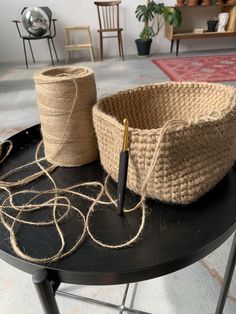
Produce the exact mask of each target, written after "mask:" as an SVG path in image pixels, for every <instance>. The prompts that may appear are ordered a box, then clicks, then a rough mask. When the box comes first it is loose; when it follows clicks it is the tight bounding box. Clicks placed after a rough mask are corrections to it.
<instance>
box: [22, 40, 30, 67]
mask: <svg viewBox="0 0 236 314" xmlns="http://www.w3.org/2000/svg"><path fill="white" fill-rule="evenodd" d="M23 47H24V54H25V66H26V68H27V69H28V68H29V66H28V60H27V54H26V48H25V40H24V39H23Z"/></svg>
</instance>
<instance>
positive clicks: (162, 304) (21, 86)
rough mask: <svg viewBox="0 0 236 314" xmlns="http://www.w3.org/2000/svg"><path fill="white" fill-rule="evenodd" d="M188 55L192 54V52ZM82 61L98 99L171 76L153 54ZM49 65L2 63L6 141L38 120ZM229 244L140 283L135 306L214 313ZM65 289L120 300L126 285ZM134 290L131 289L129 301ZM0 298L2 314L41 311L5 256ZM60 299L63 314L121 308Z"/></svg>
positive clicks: (233, 295)
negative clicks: (40, 79)
mask: <svg viewBox="0 0 236 314" xmlns="http://www.w3.org/2000/svg"><path fill="white" fill-rule="evenodd" d="M228 52H231V51H218V52H217V53H220V54H222V53H228ZM212 53H213V52H211V51H209V52H204V54H212ZM214 53H215V52H214ZM199 54H200V53H198V55H199ZM185 55H194V53H192V54H185ZM154 57H155V56H154ZM82 64H83V65H87V66H90V67H92V68H93V69H94V71H95V77H96V82H97V90H98V98H100V97H102V96H104V95H108V94H111V93H113V92H116V91H118V90H122V89H126V88H130V87H134V86H137V85H140V84H146V83H151V82H162V81H167V80H169V78H168V77H167V76H166V75H165V74H164V73H163V72H162V71H161V70H159V69H158V68H157V67H156V66H155V65H154V64H153V63H152V62H151V58H138V57H135V56H134V57H128V58H126V60H125V62H122V61H120V59H118V58H116V59H109V60H105V61H104V62H103V63H100V62H95V63H90V62H87V63H86V62H83V63H79V62H77V63H71V64H70V65H73V66H77V65H82ZM48 66H50V64H46V63H36V64H34V65H30V68H29V69H28V70H26V69H25V66H24V64H12V63H11V64H0V138H1V139H2V140H3V139H5V138H7V137H8V136H10V135H12V134H14V133H15V132H18V131H19V130H21V129H23V128H26V127H28V126H31V125H33V124H35V123H38V122H39V114H38V109H37V103H36V96H35V90H34V82H33V75H34V73H36V72H37V71H39V70H41V69H42V68H45V67H48ZM227 84H230V85H236V82H227ZM190 241H191V239H190ZM230 243H231V239H229V240H228V241H226V242H225V243H224V244H223V245H222V246H221V247H220V248H219V249H218V250H216V251H215V252H214V253H212V254H210V255H209V256H207V257H206V258H205V259H204V260H202V261H200V262H198V263H195V264H193V265H191V266H189V267H187V268H185V269H182V270H180V271H178V272H176V273H173V274H170V275H168V276H164V277H161V278H157V279H153V280H150V281H146V282H142V283H140V285H139V287H138V290H137V293H136V298H135V302H134V307H135V308H138V309H140V310H144V311H149V312H151V313H153V314H189V313H191V314H213V313H214V310H215V307H216V302H217V298H218V295H219V291H220V287H221V283H222V277H223V273H224V269H225V265H226V260H227V256H228V253H229V248H230ZM63 289H65V291H70V292H71V291H73V292H75V293H81V294H82V295H86V296H89V297H93V298H98V299H99V298H100V299H102V300H105V301H108V302H114V303H117V304H119V303H120V302H121V297H122V291H123V289H124V286H106V287H85V286H83V287H82V286H81V287H78V286H69V285H63ZM131 293H132V289H131V291H130V294H129V300H130V295H131ZM0 299H1V304H0V314H13V313H14V314H15V313H18V314H31V313H33V314H40V313H42V310H41V308H40V305H39V303H38V300H37V296H36V293H35V291H34V289H33V286H32V283H31V277H30V276H29V275H28V274H25V273H23V272H20V271H18V270H16V269H14V268H12V267H11V266H9V265H7V264H6V263H4V262H3V261H0ZM57 299H58V303H59V306H60V308H61V313H63V314H78V313H82V314H90V313H93V312H96V313H97V314H100V313H101V314H102V313H104V314H105V313H106V314H110V313H117V312H115V311H112V310H110V309H104V308H100V307H98V306H94V305H87V304H84V303H81V302H78V301H75V300H69V299H65V298H63V297H61V296H58V297H57ZM129 300H128V301H129ZM224 313H225V314H235V313H236V275H234V278H233V282H232V285H231V289H230V295H229V297H228V300H227V304H226V306H225V311H224Z"/></svg>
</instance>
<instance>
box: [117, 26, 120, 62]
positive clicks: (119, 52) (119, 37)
mask: <svg viewBox="0 0 236 314" xmlns="http://www.w3.org/2000/svg"><path fill="white" fill-rule="evenodd" d="M117 38H118V47H119V56H120V57H121V42H120V32H118V36H117Z"/></svg>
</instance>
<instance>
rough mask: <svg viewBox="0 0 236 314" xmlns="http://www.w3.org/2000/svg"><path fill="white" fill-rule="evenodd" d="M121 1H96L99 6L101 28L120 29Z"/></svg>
mask: <svg viewBox="0 0 236 314" xmlns="http://www.w3.org/2000/svg"><path fill="white" fill-rule="evenodd" d="M120 3H121V1H99V2H97V1H96V2H94V4H95V5H96V6H97V11H98V19H99V27H100V30H118V29H119V27H120V25H119V5H120Z"/></svg>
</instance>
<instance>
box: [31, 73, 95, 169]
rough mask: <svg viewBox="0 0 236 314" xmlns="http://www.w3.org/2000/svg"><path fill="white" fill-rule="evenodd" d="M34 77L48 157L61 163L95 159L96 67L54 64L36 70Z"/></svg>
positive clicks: (54, 161)
mask: <svg viewBox="0 0 236 314" xmlns="http://www.w3.org/2000/svg"><path fill="white" fill-rule="evenodd" d="M34 81H35V88H36V94H37V100H38V106H39V112H40V120H41V130H42V135H43V140H44V149H45V156H46V158H47V160H48V161H50V162H51V163H52V164H53V165H58V166H62V167H73V166H80V165H83V164H86V163H89V162H91V161H94V160H96V159H97V158H98V150H97V142H96V136H95V133H94V127H93V122H92V106H93V105H94V104H95V102H96V97H97V96H96V84H95V79H94V73H93V70H91V69H90V68H86V67H74V68H73V67H61V68H52V69H48V70H44V71H42V72H40V73H38V74H36V75H35V76H34ZM59 146H60V149H58V147H59Z"/></svg>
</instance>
